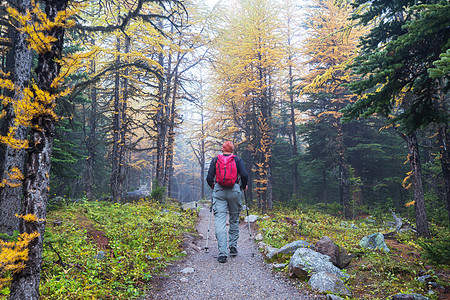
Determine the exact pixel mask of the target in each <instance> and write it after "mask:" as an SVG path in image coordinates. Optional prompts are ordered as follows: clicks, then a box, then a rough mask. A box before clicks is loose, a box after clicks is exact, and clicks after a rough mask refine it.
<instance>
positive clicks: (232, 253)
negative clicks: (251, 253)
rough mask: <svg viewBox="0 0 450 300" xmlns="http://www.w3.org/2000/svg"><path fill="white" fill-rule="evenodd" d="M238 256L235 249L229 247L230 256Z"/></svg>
mask: <svg viewBox="0 0 450 300" xmlns="http://www.w3.org/2000/svg"><path fill="white" fill-rule="evenodd" d="M237 254H238V252H237V249H236V247H233V246H232V247H230V255H231V256H236V255H237Z"/></svg>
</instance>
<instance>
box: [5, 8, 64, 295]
mask: <svg viewBox="0 0 450 300" xmlns="http://www.w3.org/2000/svg"><path fill="white" fill-rule="evenodd" d="M43 2H44V4H45V13H46V14H47V17H48V18H49V19H50V20H54V19H55V17H56V15H57V14H58V12H61V11H64V10H66V8H67V2H68V0H46V1H43ZM48 34H49V35H51V36H53V37H54V38H55V39H56V40H55V42H53V43H52V48H51V50H50V51H48V52H46V53H43V54H40V55H39V61H38V66H37V69H36V74H37V78H36V84H37V86H38V87H39V88H40V89H42V90H46V91H48V92H50V93H54V92H55V91H54V90H53V88H52V87H51V84H52V82H53V80H54V79H55V78H56V77H57V76H58V74H59V71H60V65H59V63H58V62H59V61H60V59H61V54H62V49H63V41H64V28H62V27H54V28H52V29H51V30H50V31H49V32H48ZM49 107H51V106H49ZM32 125H33V126H32V129H31V132H30V138H29V147H30V148H29V155H28V160H27V165H26V177H25V186H24V187H25V192H24V206H23V214H33V215H35V216H36V218H37V220H36V221H33V222H26V221H24V220H23V219H22V220H21V221H20V232H21V233H23V232H27V233H33V232H37V233H38V234H39V237H38V238H36V239H34V240H33V241H31V243H30V244H29V245H28V250H29V252H28V257H29V259H28V261H27V262H26V265H25V268H24V269H22V270H21V271H20V272H18V273H16V274H14V277H13V282H12V284H11V288H10V290H11V294H10V299H12V300H23V299H27V300H34V299H39V280H40V273H41V265H42V250H43V240H44V231H45V218H46V214H47V212H46V210H47V202H48V192H49V181H50V176H49V174H50V167H51V161H50V157H51V154H52V148H53V138H54V133H55V120H54V119H53V118H52V117H51V116H48V115H39V116H37V117H36V118H34V119H33V121H32Z"/></svg>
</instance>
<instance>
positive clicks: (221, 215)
mask: <svg viewBox="0 0 450 300" xmlns="http://www.w3.org/2000/svg"><path fill="white" fill-rule="evenodd" d="M233 152H234V145H233V143H232V142H230V141H226V142H225V143H223V145H222V154H219V155H218V156H217V157H215V158H214V159H213V160H212V161H211V164H210V165H209V170H208V176H207V177H206V181H207V182H208V185H209V186H210V187H211V188H212V189H213V197H212V205H213V211H214V218H215V231H216V238H217V244H218V247H219V258H218V259H217V260H218V261H219V262H220V263H225V262H226V261H227V256H228V249H227V229H226V223H227V213H229V214H230V216H229V223H230V228H229V230H228V246H229V249H230V255H233V256H234V255H237V241H238V238H239V213H240V212H241V210H242V204H241V190H247V179H248V175H247V171H246V170H245V166H244V162H243V161H242V159H240V158H239V157H238V156H236V155H233ZM238 175H240V179H241V185H240V186H239V176H238Z"/></svg>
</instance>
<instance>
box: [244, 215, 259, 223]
mask: <svg viewBox="0 0 450 300" xmlns="http://www.w3.org/2000/svg"><path fill="white" fill-rule="evenodd" d="M256 220H258V216H257V215H249V216H247V217H245V219H244V221H245V222H246V223H249V222H250V223H253V222H256Z"/></svg>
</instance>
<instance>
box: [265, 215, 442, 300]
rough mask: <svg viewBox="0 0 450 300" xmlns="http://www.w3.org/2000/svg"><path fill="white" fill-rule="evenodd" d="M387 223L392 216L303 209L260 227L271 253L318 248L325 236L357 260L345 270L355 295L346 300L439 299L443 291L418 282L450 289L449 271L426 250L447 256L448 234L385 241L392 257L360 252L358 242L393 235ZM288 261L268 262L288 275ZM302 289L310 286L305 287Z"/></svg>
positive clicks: (268, 219)
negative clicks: (302, 245) (303, 245)
mask: <svg viewBox="0 0 450 300" xmlns="http://www.w3.org/2000/svg"><path fill="white" fill-rule="evenodd" d="M386 221H393V220H392V215H391V214H386V215H384V216H382V217H381V218H376V219H374V218H373V217H368V216H365V217H363V218H358V219H356V220H344V219H341V218H339V217H336V216H332V215H329V214H326V213H323V212H319V211H317V210H315V209H313V208H302V209H297V210H296V211H289V210H284V209H277V210H275V211H272V212H270V214H268V215H266V216H264V217H262V218H259V219H258V221H257V225H258V227H259V231H260V232H261V233H262V235H263V242H264V243H266V244H268V245H270V246H272V247H276V248H280V247H282V246H284V245H285V244H287V243H290V242H293V241H296V240H299V239H303V240H305V241H307V242H308V243H309V244H310V245H312V246H311V247H312V248H314V245H315V244H316V242H317V241H318V240H319V239H321V238H322V237H324V236H327V237H329V238H330V239H332V240H333V241H334V242H335V243H336V244H337V245H339V246H340V247H343V248H345V249H346V250H347V251H348V252H349V254H350V255H352V257H353V259H352V262H351V264H350V265H349V266H348V267H347V268H346V269H345V270H343V271H344V272H346V273H347V274H348V275H349V276H350V279H349V280H348V281H347V285H348V287H349V288H350V289H351V290H352V292H353V296H352V297H351V298H349V297H347V299H390V298H391V297H392V295H394V294H397V293H418V294H422V295H425V296H427V297H429V298H430V299H439V296H440V295H439V294H440V293H442V292H443V291H442V290H432V289H429V287H428V286H427V285H426V284H425V283H421V282H419V281H418V280H417V278H418V277H419V276H422V275H431V276H432V281H435V282H437V283H438V284H440V285H442V286H444V287H447V288H448V286H449V282H448V278H449V275H450V272H449V265H448V264H447V265H446V264H436V258H435V259H434V261H433V260H430V259H427V258H428V257H430V254H428V253H429V252H430V251H427V250H426V249H424V247H422V246H423V245H424V244H425V245H429V248H430V247H431V248H433V249H437V250H435V251H434V252H433V254H434V255H435V256H436V255H439V254H441V255H442V254H443V255H446V254H447V253H448V241H449V237H450V234H449V232H448V230H447V229H446V228H436V227H435V228H434V229H433V233H434V235H435V236H434V238H433V239H430V240H424V239H422V238H417V237H416V236H415V235H414V234H413V233H411V232H406V233H401V234H397V235H395V236H394V237H393V238H389V239H386V240H385V241H386V244H387V245H388V247H389V248H390V250H391V251H390V252H389V253H384V252H380V251H372V250H367V249H362V248H361V247H360V246H359V241H360V240H361V239H362V238H363V237H364V236H367V235H370V234H373V233H377V232H381V233H383V234H386V233H389V232H392V229H390V228H389V226H388V225H385V224H386ZM433 241H434V242H433ZM443 243H444V246H443V245H442V244H443ZM421 245H422V246H421ZM445 245H447V249H446V251H444V250H442V249H441V248H444V249H445ZM436 253H437V254H436ZM290 258H291V255H286V254H279V255H277V256H275V257H273V258H272V259H271V260H269V261H268V262H270V263H285V264H286V267H285V268H284V269H283V270H282V271H284V272H287V269H288V267H287V265H288V263H289V260H290ZM442 261H445V260H441V262H442ZM446 261H447V262H448V258H447V260H446ZM436 274H441V275H440V276H436ZM302 285H303V286H304V287H306V286H307V285H306V284H304V283H302ZM441 296H442V295H441ZM344 298H345V297H344Z"/></svg>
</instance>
